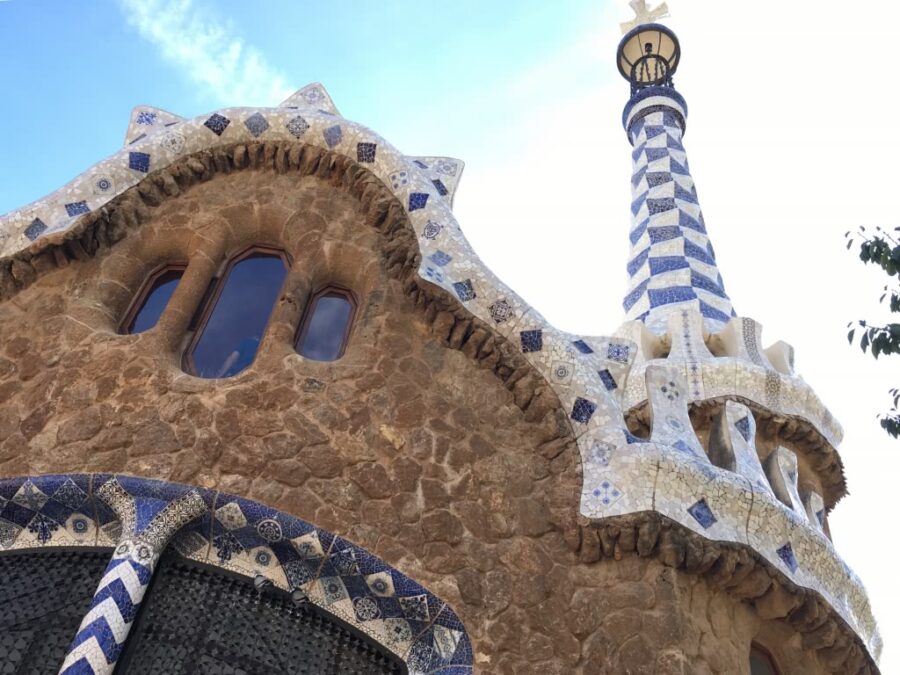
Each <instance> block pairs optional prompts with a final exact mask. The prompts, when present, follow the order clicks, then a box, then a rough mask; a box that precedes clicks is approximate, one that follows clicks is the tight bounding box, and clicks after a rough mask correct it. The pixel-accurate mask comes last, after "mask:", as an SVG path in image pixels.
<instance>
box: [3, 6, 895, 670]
mask: <svg viewBox="0 0 900 675" xmlns="http://www.w3.org/2000/svg"><path fill="white" fill-rule="evenodd" d="M651 4H653V3H651ZM668 4H669V8H670V10H671V11H672V17H671V19H667V20H666V23H667V25H669V26H670V27H671V28H672V29H673V30H675V31H676V32H677V34H678V36H679V39H680V41H681V45H682V53H683V56H682V60H681V64H680V66H679V71H678V73H677V75H676V78H675V81H676V85H677V87H678V89H679V91H680V92H681V93H682V94H683V95H684V97H685V98H686V99H687V102H688V105H689V108H690V114H689V118H688V127H687V132H686V134H685V139H684V140H685V146H686V148H687V151H688V156H689V158H690V162H691V169H692V173H693V177H694V179H695V181H696V183H697V190H698V194H699V197H700V203H701V205H702V207H703V211H704V215H705V220H706V224H707V229H708V230H709V234H710V237H711V239H712V241H713V243H714V246H715V249H716V254H717V258H718V263H719V268H720V270H721V272H722V276H723V278H724V281H725V285H726V289H727V290H728V293H729V295H730V296H731V299H732V301H733V303H734V307H735V309H736V311H737V312H738V314H739V315H741V316H749V317H752V318H754V319H756V320H757V321H759V322H761V323H762V324H763V326H764V332H763V342H764V344H766V345H768V344H770V343H772V342H776V341H777V340H785V341H787V342H788V343H790V344H792V345H793V346H794V347H795V349H796V360H797V370H798V372H799V373H801V374H802V376H803V377H804V378H805V379H806V381H807V382H808V383H809V384H810V385H811V386H812V387H813V388H814V390H815V391H816V392H817V393H818V395H819V396H820V397H821V398H822V400H823V401H824V402H825V403H826V405H828V406H829V408H830V409H831V410H832V412H833V413H834V414H835V416H836V417H837V418H838V420H840V421H841V423H842V424H843V426H844V431H845V438H844V442H843V444H842V445H841V447H840V452H841V456H842V458H843V461H844V465H845V470H846V475H847V481H848V486H849V490H850V496H849V497H847V498H845V499H844V500H843V501H841V502H840V503H839V504H838V506H837V507H836V509H835V510H834V512H833V513H832V514H831V516H830V524H831V530H832V534H833V538H834V542H835V545H836V547H837V550H838V551H839V552H840V553H841V555H842V556H843V557H844V559H845V560H846V561H847V562H848V563H849V564H850V566H851V567H852V568H853V569H854V570H855V571H856V572H857V573H858V574H859V576H860V577H862V579H863V581H864V583H865V585H866V587H867V589H868V591H869V595H870V598H871V601H872V604H873V606H874V610H875V615H876V617H877V618H878V620H879V623H880V628H881V632H882V636H883V638H884V641H885V649H884V654H883V657H882V661H881V667H882V671H883V672H885V673H888V672H900V647H898V646H896V645H895V644H894V640H893V638H895V637H900V575H898V574H896V572H895V569H894V568H895V556H894V553H893V551H894V548H893V547H894V546H895V544H894V542H893V540H892V535H891V534H890V532H891V531H893V526H891V525H890V522H891V521H890V520H889V517H890V516H889V514H890V513H891V511H890V509H892V508H894V507H892V506H891V503H892V502H891V501H890V499H889V497H891V495H896V493H897V488H896V481H897V480H898V478H900V442H898V441H895V440H892V439H890V438H889V437H888V436H886V435H885V434H884V433H883V432H882V431H881V430H880V428H879V427H878V425H877V421H876V419H875V415H876V413H877V412H879V411H883V410H886V409H887V407H888V406H889V397H888V393H887V390H888V389H889V388H890V387H892V386H897V385H900V381H898V380H900V377H898V374H900V359H897V358H896V357H895V359H894V360H891V359H890V358H888V359H884V358H883V359H882V360H880V361H878V362H875V361H873V360H872V358H871V357H870V356H864V355H863V354H861V353H860V352H859V350H858V348H856V347H853V348H851V347H850V346H849V345H848V344H847V339H846V332H847V331H846V325H847V323H848V322H849V321H851V320H855V319H860V318H866V319H869V320H871V321H884V320H886V319H887V317H888V315H887V314H886V310H885V309H884V308H883V307H881V306H879V304H878V302H877V300H878V297H879V295H880V294H881V289H882V287H883V286H884V283H885V278H884V277H883V275H882V274H879V273H878V271H877V270H875V269H874V268H866V267H864V266H863V265H862V264H861V263H860V262H859V261H858V260H857V259H856V256H855V254H854V253H853V252H851V251H847V250H846V249H845V240H844V233H845V232H846V231H847V230H855V229H857V228H858V227H859V226H866V227H867V228H869V229H870V230H871V229H873V228H874V227H875V226H881V227H885V228H893V227H897V226H900V222H898V220H900V218H898V216H897V215H896V213H895V212H894V211H893V208H892V207H893V205H894V199H895V198H896V193H897V189H898V188H897V181H896V178H895V174H896V163H897V160H896V158H897V157H900V134H898V133H897V131H896V130H894V125H895V122H896V104H897V100H896V99H897V93H896V91H897V90H896V85H893V84H892V80H893V79H895V78H896V70H897V54H896V51H895V48H894V46H893V45H894V44H895V42H896V30H897V27H898V26H900V5H898V4H897V3H894V2H889V1H887V0H872V1H870V2H866V3H824V2H819V3H812V2H808V1H807V2H792V3H788V2H784V1H783V0H755V2H753V3H738V2H721V1H719V2H713V1H712V0H670V2H669V3H668ZM630 16H631V13H630V10H629V9H628V7H627V3H626V2H625V0H607V1H606V2H603V1H601V0H591V1H588V0H565V2H554V3H551V2H546V0H517V1H516V2H515V3H513V2H509V1H508V0H503V1H501V0H454V2H446V1H442V2H437V1H436V0H408V1H400V0H380V1H378V2H371V1H370V2H365V1H364V0H331V1H329V2H327V3H326V2H319V3H313V2H309V1H303V2H300V1H292V2H289V1H284V2H274V1H270V2H265V3H256V2H246V1H244V2H236V1H225V0H219V1H213V0H118V1H114V0H65V1H64V0H0V64H3V65H2V66H0V92H3V104H2V105H0V130H2V133H0V214H2V213H5V212H7V211H10V210H12V209H15V208H18V207H20V206H24V205H25V204H27V203H29V202H31V201H33V200H35V199H38V198H40V197H42V196H43V195H45V194H47V193H50V192H52V191H53V190H55V189H56V188H58V187H60V186H61V185H63V184H64V183H66V182H67V181H69V180H71V179H72V178H74V177H75V176H76V175H77V174H79V173H80V172H81V171H83V170H85V169H86V168H88V167H89V166H91V165H92V164H93V163H95V162H96V161H98V160H100V159H102V158H103V157H105V156H107V155H109V154H111V153H113V152H114V151H115V150H117V149H118V147H119V146H120V145H121V143H122V141H123V137H124V134H125V129H126V127H127V124H128V119H129V112H130V110H131V109H132V108H133V107H134V106H136V105H141V104H145V105H154V106H157V107H160V108H163V109H166V110H169V111H171V112H174V113H177V114H179V115H182V116H185V117H193V116H195V115H199V114H202V113H208V112H211V111H213V110H215V109H217V108H220V107H224V106H232V105H247V106H252V105H258V106H273V105H276V104H278V103H279V102H280V101H281V100H282V99H283V98H285V97H286V96H287V95H288V94H290V93H291V92H293V91H295V90H297V89H299V88H300V87H302V86H304V85H306V84H308V83H310V82H314V81H318V82H322V83H323V84H324V85H325V86H326V88H327V89H328V91H329V92H330V94H331V96H332V98H333V99H334V101H335V103H336V104H337V106H338V108H339V109H340V111H341V112H342V114H343V115H344V116H345V117H347V118H348V119H351V120H354V121H356V122H360V123H362V124H364V125H366V126H368V127H370V128H372V129H374V130H375V131H376V132H378V133H379V134H381V135H382V136H383V137H385V138H386V139H387V140H388V141H390V142H391V143H392V144H393V145H394V146H396V147H398V148H399V149H400V150H402V151H403V152H405V153H407V154H410V155H447V156H452V157H457V158H459V159H462V160H464V161H465V162H466V169H465V172H464V174H463V177H462V181H461V184H460V188H459V190H458V192H457V196H456V201H455V208H454V213H455V215H456V217H457V219H458V221H459V222H460V224H461V226H462V228H463V230H464V232H465V233H466V236H467V237H468V239H469V241H470V243H471V244H472V245H473V247H474V249H475V251H476V252H477V253H478V254H479V255H480V257H481V258H482V259H483V260H484V261H485V262H486V263H487V264H488V266H489V267H491V268H492V269H493V271H494V272H496V273H497V274H498V275H499V276H500V277H501V278H502V279H503V280H504V281H505V282H506V283H507V284H508V285H509V286H510V287H512V288H514V289H515V290H516V291H517V292H518V293H519V295H521V296H522V297H523V298H524V299H525V300H527V301H528V302H529V303H531V304H532V305H533V306H535V307H536V308H537V309H538V311H539V312H541V313H542V314H543V315H544V316H545V317H546V318H547V319H548V320H549V321H550V322H551V323H553V324H555V325H556V326H557V327H559V328H561V329H563V330H567V331H570V332H573V333H582V334H586V335H609V334H611V333H612V332H613V331H615V329H616V328H617V327H618V325H619V324H620V323H621V321H622V320H623V316H624V314H623V310H622V305H621V300H622V295H623V293H624V290H625V286H626V272H625V263H626V258H627V256H628V237H627V233H628V228H629V215H630V214H629V204H630V201H631V198H630V185H629V177H630V173H631V167H630V162H631V158H630V149H629V145H628V142H627V139H626V137H625V133H624V131H623V130H622V128H621V120H620V116H621V111H622V107H623V106H624V104H625V102H626V100H627V98H628V84H627V83H626V82H625V81H624V80H622V79H621V78H620V76H619V74H618V72H617V70H616V67H615V59H614V55H615V48H616V44H617V43H618V40H619V38H620V32H619V28H618V23H619V22H620V21H625V20H627V19H629V18H630Z"/></svg>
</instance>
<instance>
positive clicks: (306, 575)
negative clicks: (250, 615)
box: [0, 474, 473, 675]
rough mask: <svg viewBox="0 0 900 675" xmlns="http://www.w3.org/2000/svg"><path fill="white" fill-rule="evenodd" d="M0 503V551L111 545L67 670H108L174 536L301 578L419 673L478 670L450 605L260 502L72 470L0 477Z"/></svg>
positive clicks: (255, 569)
mask: <svg viewBox="0 0 900 675" xmlns="http://www.w3.org/2000/svg"><path fill="white" fill-rule="evenodd" d="M0 504H2V505H3V508H2V509H0V527H2V528H3V530H2V532H3V539H2V540H0V550H2V551H12V550H15V551H24V550H31V549H44V548H51V547H111V548H112V550H113V553H112V558H111V560H110V563H109V565H108V566H107V569H106V572H105V573H104V576H103V578H102V579H101V581H100V584H99V587H98V589H97V593H96V594H95V596H94V599H93V601H92V603H91V606H90V608H89V609H88V611H87V614H86V615H85V617H84V620H83V621H82V624H81V627H80V628H79V629H78V632H77V635H76V636H75V639H74V641H73V643H72V646H71V647H70V648H69V652H68V654H67V655H66V658H65V661H64V663H63V665H62V668H61V670H60V673H61V675H74V674H75V673H79V674H82V675H101V674H104V675H106V674H108V673H112V672H113V669H114V668H115V664H116V661H117V660H118V658H119V655H120V654H121V652H122V648H123V646H124V643H125V641H126V639H127V636H128V632H129V630H130V628H131V625H132V622H133V621H134V619H135V617H136V615H137V611H138V608H139V606H140V603H141V601H142V600H143V597H144V594H145V592H146V590H147V587H148V585H149V583H150V580H151V578H152V576H153V571H154V568H155V566H156V563H157V562H158V560H159V557H160V555H161V553H162V552H163V550H164V549H165V548H166V546H167V545H171V546H174V547H175V549H176V550H177V551H178V553H179V554H181V555H182V556H184V557H186V558H189V559H191V560H195V561H197V562H201V563H205V564H208V565H213V566H215V567H221V568H223V569H226V570H229V571H231V572H234V573H237V574H240V575H242V576H246V577H250V578H253V579H254V580H255V581H259V580H260V579H262V580H263V581H264V582H266V583H272V584H274V585H275V586H276V587H278V588H280V589H282V590H286V591H295V590H297V589H300V591H302V593H303V596H304V597H305V598H306V600H307V601H308V602H311V603H313V604H314V605H315V606H316V607H317V608H318V609H319V610H320V611H323V612H326V613H328V614H331V615H333V616H336V617H338V618H339V619H340V620H341V621H343V622H345V623H347V624H349V625H350V626H352V627H353V628H355V629H356V630H359V631H360V632H362V633H363V634H365V635H367V636H369V637H370V638H371V639H372V640H374V641H375V642H377V643H379V644H380V645H382V646H384V647H385V648H386V649H388V650H389V651H391V652H392V653H393V654H395V655H396V656H397V657H399V658H400V659H402V660H403V661H404V662H405V663H406V664H407V666H408V667H409V672H410V673H411V674H413V675H418V674H420V673H431V672H445V673H454V674H458V675H464V674H465V673H470V672H472V663H473V653H472V647H471V643H470V641H469V637H468V635H467V633H466V631H465V628H464V627H463V625H462V622H461V621H460V620H459V618H458V617H457V615H456V614H455V612H454V611H453V610H452V609H451V608H450V607H449V605H447V604H446V603H444V602H443V601H441V600H440V599H438V598H437V597H436V596H434V595H433V594H432V593H430V592H429V591H427V590H426V589H425V588H423V587H422V586H420V585H419V584H417V583H416V582H415V581H413V580H412V579H410V578H408V577H407V576H406V575H404V574H403V573H401V572H399V571H398V570H396V569H393V568H392V567H390V566H389V565H387V564H386V563H384V561H382V560H380V559H379V558H377V557H375V556H373V555H372V554H370V553H368V552H367V551H365V550H363V549H361V548H359V547H358V546H356V545H354V544H352V543H350V542H348V541H346V540H344V539H342V538H340V537H338V536H336V535H334V534H332V533H331V532H328V531H327V530H324V529H321V528H317V527H315V526H313V525H310V524H309V523H306V522H305V521H302V520H300V519H298V518H295V517H293V516H290V515H288V514H285V513H282V512H279V511H277V510H275V509H273V508H270V507H267V506H264V505H263V504H259V503H258V502H253V501H250V500H247V499H243V498H240V497H236V496H233V495H229V494H226V493H224V492H220V491H217V490H209V489H206V488H193V487H190V486H186V485H179V484H175V483H167V482H163V481H157V480H148V479H143V478H135V477H131V476H122V475H119V476H113V475H109V474H70V475H56V476H33V477H22V478H12V479H4V480H0ZM10 518H13V519H14V520H9V519H10ZM17 523H22V525H18V524H17ZM170 542H171V544H170Z"/></svg>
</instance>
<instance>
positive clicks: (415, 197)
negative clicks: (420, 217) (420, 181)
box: [409, 192, 428, 211]
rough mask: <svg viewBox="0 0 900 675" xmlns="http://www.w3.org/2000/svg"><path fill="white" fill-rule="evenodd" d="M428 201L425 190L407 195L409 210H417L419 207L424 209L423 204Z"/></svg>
mask: <svg viewBox="0 0 900 675" xmlns="http://www.w3.org/2000/svg"><path fill="white" fill-rule="evenodd" d="M427 203H428V193H427V192H413V193H412V194H411V195H409V210H410V211H418V210H419V209H424V208H425V204H427Z"/></svg>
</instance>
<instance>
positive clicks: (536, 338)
mask: <svg viewBox="0 0 900 675" xmlns="http://www.w3.org/2000/svg"><path fill="white" fill-rule="evenodd" d="M519 340H520V341H521V343H522V351H523V352H524V353H525V354H528V353H529V352H539V351H541V350H542V349H543V348H544V331H542V330H523V331H522V332H521V333H519Z"/></svg>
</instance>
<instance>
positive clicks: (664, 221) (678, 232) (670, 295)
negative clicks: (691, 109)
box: [623, 87, 734, 332]
mask: <svg viewBox="0 0 900 675" xmlns="http://www.w3.org/2000/svg"><path fill="white" fill-rule="evenodd" d="M625 114H626V119H625V128H626V129H627V131H628V140H629V141H630V142H631V145H632V146H633V147H634V150H633V151H632V153H631V157H632V160H633V162H634V164H633V171H632V176H631V192H632V202H631V231H630V233H629V238H630V240H631V253H630V254H629V257H628V265H627V269H628V278H629V281H628V290H627V292H626V294H625V300H624V302H623V305H624V307H625V313H626V316H627V318H628V319H629V320H637V321H642V322H644V323H645V324H646V325H647V326H648V327H649V328H650V330H652V331H654V332H658V331H661V330H665V328H666V323H667V316H668V315H669V314H670V313H671V312H672V311H676V310H678V309H682V308H687V307H690V308H692V309H695V310H697V311H699V312H700V314H701V315H702V316H703V317H704V320H705V322H706V325H707V326H708V327H710V329H715V328H718V327H720V326H722V325H723V324H725V323H727V322H728V320H729V319H730V318H731V317H732V316H734V310H733V309H732V307H731V301H730V300H729V299H728V295H727V294H726V293H725V288H724V285H723V283H722V275H721V274H720V273H719V270H718V268H717V267H716V256H715V253H714V252H713V248H712V244H711V243H710V241H709V237H708V236H707V233H706V224H705V223H704V221H703V214H702V213H701V211H700V204H699V201H698V199H697V190H696V187H695V186H694V179H693V178H692V177H691V174H690V169H689V167H688V161H687V154H686V153H685V149H684V146H683V145H682V142H681V138H682V135H683V133H684V126H685V118H686V117H687V106H686V104H685V103H684V100H683V99H682V98H681V96H680V95H679V94H678V93H677V92H675V91H674V90H672V89H669V88H665V87H651V88H648V89H645V90H642V91H641V92H640V93H638V94H637V95H635V96H634V97H633V98H632V99H631V101H629V103H628V106H627V107H626V111H625Z"/></svg>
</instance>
